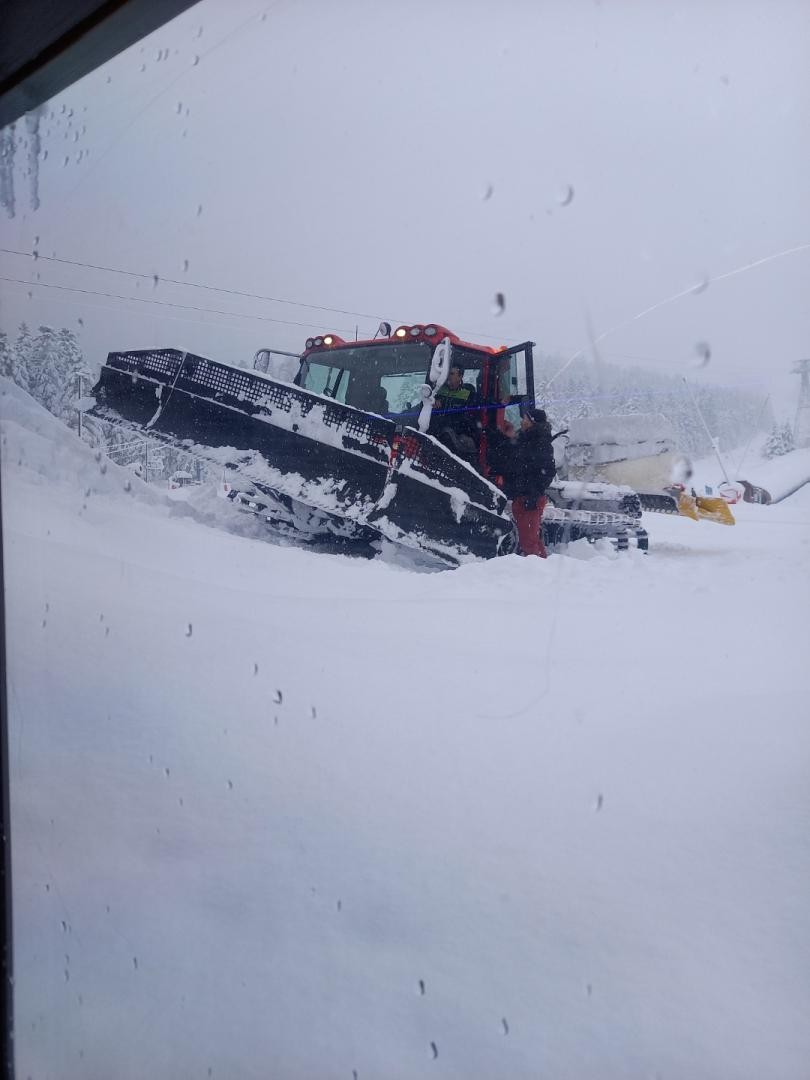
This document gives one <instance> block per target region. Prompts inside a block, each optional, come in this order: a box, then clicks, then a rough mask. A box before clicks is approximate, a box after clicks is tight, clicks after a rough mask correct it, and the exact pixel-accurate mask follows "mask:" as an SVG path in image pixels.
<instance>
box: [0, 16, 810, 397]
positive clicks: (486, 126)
mask: <svg viewBox="0 0 810 1080" xmlns="http://www.w3.org/2000/svg"><path fill="white" fill-rule="evenodd" d="M809 45H810V7H808V5H807V4H805V3H803V2H800V0H796V2H791V0H778V2H771V3H767V2H765V0H736V2H731V0H729V2H719V0H713V2H707V3H702V4H701V3H697V2H696V0H694V2H693V0H681V2H680V3H675V2H671V0H658V2H657V3H655V4H642V3H640V2H629V0H602V2H601V3H599V2H592V0H587V2H585V0H580V2H568V0H566V2H563V0H553V2H551V0H548V2H546V3H533V2H529V0H525V2H518V0H505V2H502V3H500V4H491V3H467V2H461V0H445V2H442V3H435V4H430V3H427V2H424V0H416V2H410V3H401V4H394V3H374V2H364V0H344V2H342V3H340V4H334V3H329V2H328V0H322V2H317V0H312V2H308V3H294V2H284V0H281V2H278V3H267V2H265V3H257V2H255V0H239V2H232V3H231V2H229V3H227V4H226V3H225V2H224V0H223V2H213V0H207V2H204V3H201V4H199V5H197V6H196V7H195V8H192V9H191V10H190V11H188V12H187V13H186V14H184V15H183V16H181V17H180V18H179V19H176V20H175V21H174V22H172V23H170V24H169V25H168V26H166V27H165V28H164V29H162V30H160V31H158V32H157V33H156V34H154V35H152V36H151V37H150V38H149V39H146V40H145V41H144V42H143V43H141V44H140V45H136V46H134V47H133V48H132V49H130V50H128V51H127V52H126V53H123V54H122V55H121V56H119V57H117V58H115V59H114V60H112V61H111V62H110V63H109V64H107V65H106V66H105V67H104V68H102V69H100V70H99V71H97V72H94V73H93V74H91V75H89V76H88V77H87V78H86V79H84V80H82V82H81V83H79V84H77V85H76V86H74V87H73V88H71V89H70V90H68V91H66V92H65V93H64V94H62V95H60V96H59V97H58V98H56V99H54V101H53V102H51V103H50V106H49V115H48V116H47V117H46V118H45V119H44V120H43V121H42V124H41V136H42V149H43V151H45V150H47V152H48V156H47V159H45V160H41V161H40V166H39V186H40V197H41V205H40V207H39V209H37V210H34V209H33V207H32V204H31V199H30V193H29V185H30V178H29V177H26V175H25V170H26V168H27V157H26V154H27V151H26V149H25V147H24V146H23V145H21V146H20V147H19V149H18V152H17V162H16V171H15V193H16V214H15V216H14V217H13V218H9V217H8V216H7V215H5V213H4V212H2V211H0V213H2V214H3V216H2V218H0V238H1V242H0V246H2V247H5V248H13V249H17V250H19V251H24V252H31V251H33V250H34V248H35V247H36V248H37V250H38V251H39V252H40V254H41V255H42V256H51V255H52V254H53V253H55V254H56V256H57V257H58V258H65V259H72V260H79V261H84V262H91V263H94V264H97V265H104V266H110V267H117V268H121V269H126V270H131V271H136V272H139V273H142V274H146V275H150V276H151V275H152V274H158V275H159V276H160V278H162V279H165V278H176V279H178V280H181V281H188V282H195V283H197V284H206V285H215V286H220V287H224V288H227V289H235V290H244V291H247V292H250V293H259V294H263V295H266V296H273V297H282V298H287V299H292V300H297V301H299V302H302V303H305V304H312V305H323V306H325V307H334V308H341V309H345V310H346V311H349V312H364V313H368V314H369V315H371V316H373V317H371V318H363V317H357V316H355V315H353V314H330V313H329V312H325V311H322V310H313V309H309V308H306V307H300V306H292V305H289V304H279V303H272V302H269V301H262V300H256V299H248V298H244V297H238V296H233V295H227V294H224V293H218V292H212V291H207V290H203V289H199V288H192V287H188V286H178V285H172V284H169V283H167V282H166V281H163V280H162V281H160V282H159V283H158V284H157V286H155V285H154V283H153V281H152V280H151V278H150V279H144V280H140V281H138V279H136V278H132V277H126V276H122V275H118V274H111V273H108V272H102V271H95V270H90V269H86V268H80V267H75V266H65V265H61V264H58V263H53V262H49V261H46V260H45V259H44V258H41V259H40V260H38V261H37V262H34V261H33V260H32V259H31V258H26V257H19V256H11V255H6V254H3V255H0V274H2V275H3V276H4V277H12V278H19V279H24V280H26V281H35V280H36V275H37V274H39V275H40V282H47V283H49V284H51V285H59V286H63V287H71V288H74V289H84V290H95V291H101V292H107V293H115V294H119V295H121V296H125V297H137V298H139V299H140V300H150V301H152V300H159V301H161V302H162V303H163V304H170V303H171V304H185V305H193V306H195V307H201V308H206V309H209V310H208V311H207V312H196V311H185V310H180V309H177V308H171V307H162V306H158V305H156V304H152V303H142V302H138V301H137V300H125V301H121V300H114V299H110V298H103V297H100V296H94V295H87V294H81V293H71V292H63V291H59V290H57V289H54V288H49V289H46V288H42V287H41V286H40V285H34V284H32V285H30V286H28V285H26V286H24V287H20V286H16V285H11V284H9V283H8V282H5V281H3V282H0V289H2V310H0V325H1V326H2V327H3V328H4V329H6V330H8V331H10V332H12V333H13V332H15V331H16V327H17V324H18V323H19V322H20V320H21V319H22V318H25V319H26V320H27V321H28V322H29V323H30V324H33V325H37V324H38V323H39V322H43V321H45V322H51V323H56V324H58V325H69V326H72V327H74V328H75V329H77V331H79V334H80V339H81V342H82V345H83V347H84V349H85V353H86V355H87V358H88V361H89V362H90V363H91V365H94V364H96V363H98V362H100V361H101V360H102V359H103V357H104V355H106V352H107V351H108V350H111V349H119V348H135V347H148V346H152V345H175V346H178V347H185V348H188V349H191V350H194V351H197V352H201V353H203V354H209V355H212V356H215V357H218V358H221V359H230V360H234V361H236V360H243V361H244V360H245V359H246V358H248V357H249V356H250V355H252V353H253V352H254V351H255V349H256V348H258V347H259V346H261V345H268V344H269V345H276V346H277V347H280V348H287V349H292V350H296V351H297V350H300V348H301V347H302V344H303V340H304V339H305V337H306V336H307V334H308V333H310V332H311V330H312V329H314V328H320V329H336V330H337V331H338V332H341V331H343V332H344V336H351V335H353V334H354V330H355V326H356V325H358V326H359V333H360V336H364V335H366V334H370V333H373V330H374V329H375V327H376V321H377V318H378V317H386V318H389V319H390V320H391V321H392V322H396V321H399V320H402V321H407V320H414V321H416V320H419V321H428V320H435V321H438V322H441V323H443V324H445V325H447V326H449V327H450V328H451V329H454V330H456V331H457V332H463V333H466V334H467V335H468V336H471V337H473V338H474V337H476V336H478V337H480V338H481V340H482V341H484V342H501V341H503V342H507V341H516V340H523V339H525V338H530V339H532V340H534V341H536V342H537V343H538V345H539V347H540V348H541V349H542V350H543V351H546V352H552V353H559V354H560V356H561V357H567V356H569V355H570V354H571V353H573V352H574V351H576V350H578V349H581V348H585V347H587V343H588V335H587V331H586V322H587V318H588V317H590V319H591V322H592V324H593V326H594V328H595V331H596V333H597V334H600V333H603V332H604V331H606V330H609V329H610V328H612V327H614V326H616V325H617V324H626V325H623V326H622V328H621V329H619V330H616V331H615V332H613V333H610V334H608V335H607V336H606V337H605V338H604V340H603V341H602V342H601V349H602V355H603V357H604V359H607V360H609V361H610V360H613V361H616V362H620V363H633V362H635V359H636V358H639V361H640V362H641V363H643V365H644V366H649V367H654V368H656V369H658V370H667V371H677V372H679V373H684V374H689V375H693V376H694V378H695V379H710V380H712V381H721V382H726V383H729V384H731V383H736V384H739V383H745V384H747V385H752V386H755V387H761V388H762V392H763V395H764V393H765V392H766V390H770V391H771V392H772V393H774V394H775V395H776V399H777V411H784V413H785V415H789V414H791V410H792V407H793V405H794V403H795V399H796V394H797V390H798V379H797V377H796V376H795V375H790V374H789V373H788V372H789V368H790V366H791V364H792V363H793V362H794V361H795V360H796V359H798V358H800V357H803V356H810V306H808V304H807V295H808V285H809V284H810V250H808V249H805V250H801V251H797V252H794V253H793V254H790V255H786V256H784V257H782V258H778V259H774V260H772V261H770V262H767V263H764V264H762V265H760V266H757V267H754V268H753V269H751V270H749V271H746V272H744V273H739V274H735V275H734V276H731V277H728V278H725V279H723V280H711V279H718V278H719V277H720V275H722V274H725V273H728V272H729V271H732V270H735V269H737V268H739V267H742V266H745V265H747V264H749V263H752V262H754V261H756V260H759V259H763V258H765V257H767V256H770V255H774V254H776V253H778V252H782V251H785V250H787V249H793V248H796V247H799V246H800V245H803V244H810V179H809V178H810V137H809V136H810V131H808V126H809V125H808V115H810V112H808V105H810V69H808V66H807V63H806V59H807V56H808V55H810V49H808V46H809ZM159 56H160V57H161V59H158V57H159ZM197 57H199V61H198V62H195V58H197ZM142 68H143V70H142ZM108 80H109V81H108ZM63 106H64V107H65V113H64V114H63V113H62V111H61V110H62V107H63ZM71 109H72V110H73V115H72V116H70V115H69V111H70V110H71ZM18 131H19V132H20V133H21V134H24V125H23V124H20V125H18ZM82 151H84V154H82V157H81V160H79V161H77V160H76V158H77V155H79V154H80V153H81V152H82ZM66 156H67V157H68V158H69V161H68V164H67V165H65V164H63V163H64V159H65V157H66ZM569 185H570V187H571V188H572V189H573V198H572V199H571V201H570V202H569V203H568V204H567V205H562V202H563V201H564V196H565V192H566V190H567V189H568V186H569ZM490 186H491V188H492V194H491V196H490V197H489V198H484V196H485V194H486V192H487V190H488V189H489V188H490ZM199 207H202V210H201V211H199ZM37 237H38V238H39V239H38V240H37V239H36V238H37ZM186 260H188V269H187V270H186V268H185V263H186ZM706 278H709V279H710V283H709V286H708V288H706V289H705V290H704V291H702V292H700V293H699V294H698V295H692V294H689V295H687V296H685V297H683V298H681V299H678V300H676V301H673V302H672V303H670V304H668V305H665V306H663V307H661V308H660V309H658V310H656V311H654V312H652V313H650V314H648V315H645V316H644V317H643V318H640V319H636V320H633V316H635V315H637V314H638V313H640V312H642V311H645V310H646V309H647V308H649V307H650V306H652V305H656V304H658V303H659V302H660V301H662V300H664V299H665V298H667V297H670V296H673V295H674V294H677V293H679V292H681V291H682V290H684V289H687V288H689V287H690V286H692V285H698V284H699V283H700V282H702V281H704V280H705V279H706ZM29 290H30V292H31V294H32V295H31V297H30V298H29V296H28V292H29ZM496 292H502V293H503V294H504V295H505V297H506V311H505V313H504V314H503V315H501V316H496V315H495V314H493V298H494V296H495V294H496ZM210 309H216V310H217V311H219V312H234V313H236V314H234V315H223V314H214V313H213V312H212V311H211V310H210ZM249 316H261V317H262V318H261V319H259V318H251V317H249ZM79 319H81V320H82V324H79V322H78V320H79ZM270 320H281V321H278V322H273V321H270ZM290 322H292V323H304V324H306V325H304V326H296V325H288V323H290ZM484 335H486V336H484ZM703 341H705V342H708V343H709V344H710V346H711V350H712V359H711V363H710V364H709V366H708V367H707V368H706V369H705V370H702V371H700V372H698V371H697V370H696V369H695V368H694V367H693V360H694V347H695V344H696V343H697V342H703Z"/></svg>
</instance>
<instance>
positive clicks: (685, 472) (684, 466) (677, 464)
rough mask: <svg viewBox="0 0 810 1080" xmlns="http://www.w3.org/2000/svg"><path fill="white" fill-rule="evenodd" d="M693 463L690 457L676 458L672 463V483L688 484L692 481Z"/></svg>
mask: <svg viewBox="0 0 810 1080" xmlns="http://www.w3.org/2000/svg"><path fill="white" fill-rule="evenodd" d="M693 472H694V469H693V468H692V462H691V461H690V460H689V458H688V457H679V458H676V459H675V461H673V463H672V474H671V478H672V483H673V484H688V483H689V481H690V480H691V479H692V473H693Z"/></svg>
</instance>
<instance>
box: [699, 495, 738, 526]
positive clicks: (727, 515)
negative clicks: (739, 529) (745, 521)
mask: <svg viewBox="0 0 810 1080" xmlns="http://www.w3.org/2000/svg"><path fill="white" fill-rule="evenodd" d="M695 509H696V511H697V516H698V518H700V519H702V520H703V521H714V522H716V523H717V524H718V525H735V524H736V522H735V520H734V515H733V514H732V512H731V507H730V506H729V505H728V503H727V502H726V500H725V499H720V498H716V497H715V496H712V495H696V496H695Z"/></svg>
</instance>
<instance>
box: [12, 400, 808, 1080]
mask: <svg viewBox="0 0 810 1080" xmlns="http://www.w3.org/2000/svg"><path fill="white" fill-rule="evenodd" d="M0 407H1V408H2V455H3V457H2V462H3V477H2V479H3V495H4V498H3V529H4V540H5V578H6V605H7V607H6V611H7V619H8V625H9V627H10V634H9V638H8V665H9V666H8V673H9V704H10V724H11V730H10V742H11V781H12V792H11V795H12V837H13V858H14V866H13V869H14V899H15V952H16V955H15V966H16V983H15V1012H16V1048H17V1070H18V1073H19V1075H21V1076H27V1075H31V1076H32V1077H37V1078H48V1077H54V1078H56V1077H59V1078H70V1077H88V1076H92V1077H107V1076H120V1077H130V1076H131V1077H133V1078H134V1077H143V1076H152V1077H166V1078H169V1077H178V1076H203V1077H204V1076H207V1075H210V1076H228V1077H233V1076H240V1077H257V1078H260V1077H261V1078H264V1077H267V1076H275V1077H283V1078H284V1080H291V1078H292V1080H295V1078H300V1080H304V1078H307V1080H311V1078H313V1077H318V1078H329V1077H335V1078H345V1080H351V1078H352V1077H353V1076H354V1075H356V1076H357V1078H358V1080H364V1078H366V1077H370V1076H377V1077H380V1076H382V1077H386V1078H397V1077H402V1078H403V1080H404V1078H408V1080H412V1078H414V1077H420V1076H426V1077H427V1076H429V1077H443V1078H449V1077H453V1078H459V1080H461V1078H464V1080H470V1078H472V1080H476V1078H481V1080H490V1078H493V1077H500V1076H509V1077H526V1078H529V1077H532V1078H533V1077H536V1076H538V1075H544V1076H552V1077H555V1078H562V1080H566V1078H570V1080H583V1078H588V1077H593V1078H600V1080H603V1078H605V1077H617V1078H618V1077H628V1076H631V1077H636V1076H638V1077H647V1076H653V1075H660V1076H662V1077H667V1076H674V1077H687V1076H688V1077H690V1078H691V1080H696V1078H697V1080H700V1078H706V1080H710V1078H711V1080H715V1078H716V1077H718V1076H721V1075H722V1076H724V1077H730V1078H737V1077H738V1078H748V1077H755V1076H768V1077H779V1078H785V1080H788V1078H791V1080H792V1078H796V1080H798V1078H800V1077H803V1076H806V1067H807V1061H808V1060H810V1033H808V1028H807V1024H806V1016H807V1013H808V1009H810V980H808V974H807V973H808V959H809V957H808V952H809V951H810V907H808V904H807V902H806V900H807V895H808V887H810V871H809V870H808V867H810V859H808V855H810V840H809V839H808V831H807V820H808V790H809V789H808V783H807V780H808V775H807V774H808V760H810V735H809V734H808V729H807V724H806V720H805V717H806V702H807V695H808V689H810V685H809V684H810V676H808V673H807V672H808V669H807V665H806V656H805V654H806V646H807V630H806V612H807V610H808V601H810V575H808V573H807V570H808V557H809V556H810V502H808V500H807V499H806V498H805V497H804V495H805V494H806V492H807V490H808V489H804V491H803V492H801V493H800V494H799V495H798V496H795V497H794V498H793V499H791V500H788V501H786V502H784V503H782V504H780V506H778V507H759V506H748V505H744V506H742V507H740V508H739V509H740V513H739V522H738V525H737V527H736V528H735V529H727V530H719V529H718V530H708V529H703V530H701V529H698V528H696V527H695V526H694V523H693V522H691V521H688V520H686V519H678V518H666V517H661V516H649V520H648V527H649V529H650V532H651V535H652V541H653V544H652V547H653V554H651V555H650V557H648V558H646V557H644V556H642V555H636V554H635V553H633V552H630V553H628V554H627V555H624V556H621V557H615V558H614V557H612V556H611V555H610V553H600V552H599V551H594V550H593V549H592V548H589V547H587V545H586V546H585V547H584V548H582V547H579V546H577V545H574V547H573V549H572V555H581V556H583V557H582V558H575V557H554V558H551V559H549V560H548V561H546V562H544V561H542V560H535V559H520V558H517V557H514V556H508V557H506V558H503V559H499V560H494V561H492V562H490V563H486V564H478V565H470V566H465V567H462V568H460V569H459V570H456V571H453V572H448V573H443V574H438V575H437V574H418V573H414V572H411V571H408V570H403V569H402V568H400V567H397V566H393V565H390V564H387V563H385V562H384V561H380V560H377V561H373V562H360V561H355V560H348V559H344V558H340V557H337V556H331V555H317V554H312V553H310V552H305V551H302V550H299V549H296V548H290V547H283V546H278V545H273V544H270V543H267V542H266V541H265V540H264V539H263V538H259V534H258V533H251V532H250V530H251V529H255V527H256V522H255V521H254V519H252V518H248V517H245V516H237V515H232V516H228V517H227V518H225V517H221V516H218V515H219V514H220V512H221V513H223V514H225V513H227V512H228V511H229V510H230V508H229V507H227V506H226V505H225V504H224V503H223V501H222V500H216V499H214V498H213V497H211V499H210V500H209V502H210V504H211V505H208V504H206V505H202V503H201V504H200V505H195V502H194V500H192V502H190V503H188V504H185V503H180V504H176V503H175V504H172V503H171V502H170V501H169V500H168V499H167V498H166V497H165V495H164V494H162V493H160V494H158V493H155V491H154V490H153V489H151V488H149V487H147V486H146V485H143V484H141V483H140V482H138V481H137V479H136V478H133V477H132V476H131V475H130V474H129V473H128V472H126V471H125V470H120V469H117V468H116V467H115V466H113V465H111V464H109V463H107V462H105V460H104V459H103V458H98V459H97V458H96V457H94V454H93V452H92V451H91V450H89V449H88V448H86V447H85V446H83V445H81V444H80V443H79V442H78V441H77V440H76V438H75V436H74V435H73V434H71V433H70V432H68V431H67V430H66V429H65V428H64V427H63V426H62V425H61V424H60V423H59V422H58V421H56V420H55V419H54V418H52V417H50V416H48V415H47V414H46V413H44V412H43V411H42V410H41V409H39V408H38V407H37V406H35V405H33V403H31V402H30V400H28V399H26V398H25V396H24V395H22V394H21V392H19V391H17V390H15V389H14V388H13V387H10V386H9V385H8V384H3V386H2V388H0ZM127 485H129V487H127ZM201 498H202V496H201ZM225 525H227V526H228V528H230V529H235V530H247V532H246V534H241V535H240V534H238V533H236V532H233V531H225V529H224V528H223V526H225ZM212 526H213V527H212Z"/></svg>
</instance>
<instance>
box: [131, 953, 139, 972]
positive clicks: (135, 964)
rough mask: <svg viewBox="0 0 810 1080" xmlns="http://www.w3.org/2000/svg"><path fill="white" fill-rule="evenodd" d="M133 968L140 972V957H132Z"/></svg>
mask: <svg viewBox="0 0 810 1080" xmlns="http://www.w3.org/2000/svg"><path fill="white" fill-rule="evenodd" d="M132 966H133V967H134V968H135V970H136V971H137V970H138V957H137V956H133V957H132Z"/></svg>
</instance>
